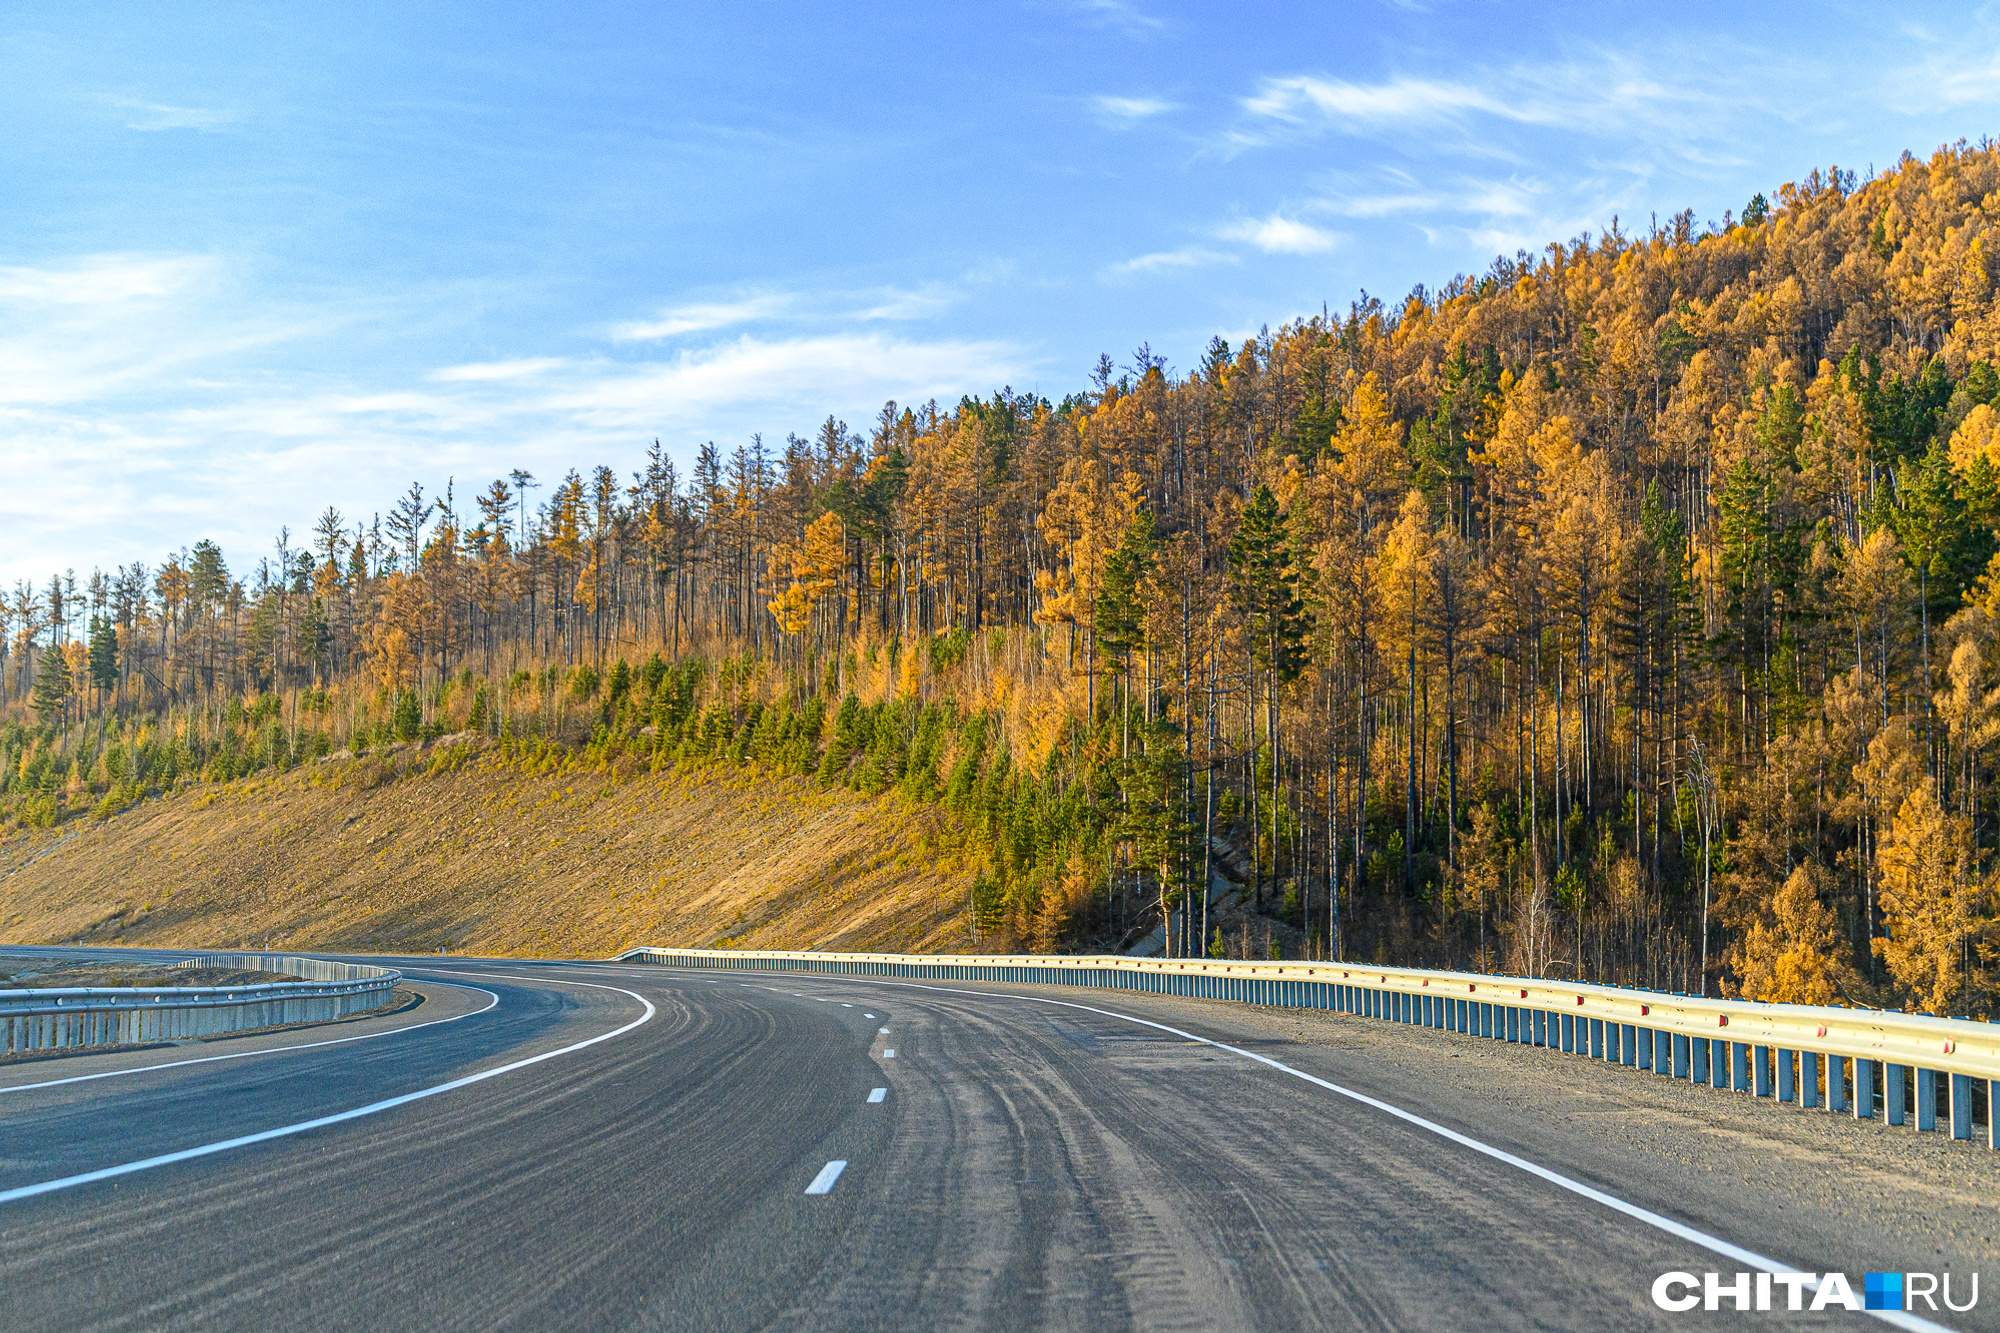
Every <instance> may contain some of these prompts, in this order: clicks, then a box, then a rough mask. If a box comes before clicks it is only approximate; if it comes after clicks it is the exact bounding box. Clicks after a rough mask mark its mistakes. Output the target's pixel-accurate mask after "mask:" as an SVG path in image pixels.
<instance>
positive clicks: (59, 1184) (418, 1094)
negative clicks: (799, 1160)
mask: <svg viewBox="0 0 2000 1333" xmlns="http://www.w3.org/2000/svg"><path fill="white" fill-rule="evenodd" d="M457 975H463V976H475V977H476V976H486V977H498V978H499V979H501V980H503V981H522V980H528V978H524V977H520V976H509V975H507V974H505V973H495V972H483V973H482V972H467V973H459V974H457ZM568 984H570V985H572V986H589V987H590V989H592V990H609V991H617V992H618V993H619V994H620V995H629V996H631V997H632V998H633V999H635V1000H637V1001H638V1002H639V1003H640V1004H643V1005H645V1006H646V1012H645V1013H643V1014H641V1015H639V1016H638V1017H637V1018H635V1019H633V1020H632V1021H631V1022H629V1023H627V1024H626V1025H625V1026H624V1027H621V1028H613V1029H612V1030H611V1031H609V1032H602V1033H599V1034H598V1035H597V1036H595V1037H589V1038H586V1039H585V1040H583V1041H579V1042H572V1043H571V1044H570V1045H568V1046H564V1047H560V1048H559V1049H557V1050H553V1051H543V1052H542V1053H541V1054H540V1055H530V1056H528V1057H526V1058H525V1059H521V1060H515V1061H512V1062H511V1063H508V1064H504V1065H500V1066H498V1067H496V1068H493V1069H483V1070H481V1071H480V1072H478V1073H477V1074H467V1075H466V1076H465V1077H464V1078H455V1079H453V1080H451V1082H449V1083H439V1084H437V1085H436V1086H434V1087H429V1088H419V1089H418V1090H417V1091H415V1092H406V1093H404V1094H403V1095H402V1096H400V1097H389V1098H385V1099H384V1100H382V1101H379V1102H370V1103H369V1104H368V1105H366V1106H357V1107H355V1108H354V1109H353V1110H351V1111H337V1112H335V1113H334V1114H332V1115H323V1116H319V1117H317V1118H315V1119H312V1120H301V1121H299V1122H298V1123H297V1124H294V1125H280V1126H278V1127H277V1128H276V1129H266V1130H260V1131H258V1132H257V1133H255V1134H242V1135H239V1136H237V1137H236V1138H233V1139H223V1140H221V1141H219V1142H216V1143H204V1144H202V1145H201V1146H200V1147H197V1148H183V1149H181V1150H180V1151H179V1152H170V1153H161V1154H160V1155H159V1156H157V1157H145V1158H141V1159H140V1160H138V1161H136V1162H121V1163H119V1164H118V1165H117V1166H107V1167H102V1168H100V1169H98V1170H96V1171H84V1172H81V1173H79V1174H77V1175H74V1176H63V1177H62V1178H60V1179H58V1180H44V1181H40V1182H38V1183H36V1184H33V1185H20V1186H17V1187H15V1188H14V1189H10V1190H0V1203H13V1202H14V1201H15V1200H17V1199H30V1198H33V1197H34V1196H36V1195H38V1194H53V1193H55V1192H56V1191H57V1190H66V1189H71V1188H73V1187H75V1186H77V1185H88V1184H92V1183H93V1182H95V1181H99V1180H111V1179H113V1178H115V1177H118V1176H129V1175H132V1174H133V1173H135V1172H139V1171H150V1170H152V1169H153V1168H154V1167H156V1166H170V1165H172V1164H173V1163H175V1162H186V1161H191V1160H193V1159H194V1158H197V1157H210V1156H213V1155H214V1154H216V1153H219V1152H228V1151H230V1150H231V1149H232V1148H247V1147H249V1146H250V1145H251V1144H253V1143H264V1142H267V1141H269V1140H271V1139H282V1138H289V1137H290V1136H292V1135H294V1134H303V1133H305V1132H306V1131H307V1130H309V1129H321V1128H324V1127H325V1126H327V1125H338V1124H340V1123H341V1122H343V1121H347V1120H359V1119H361V1118H362V1117H363V1116H370V1115H377V1114H379V1113H381V1112H383V1111H388V1110H393V1109H394V1108H396V1107H398V1106H407V1105H409V1104H410V1103H411V1102H417V1101H422V1100H424V1099H425V1098H427V1097H435V1096H437V1095H438V1094H440V1093H445V1092H455V1091H456V1090H458V1089H459V1088H464V1087H470V1086H471V1085H472V1084H474V1083H484V1082H485V1081H486V1080H487V1079H489V1078H498V1077H499V1076H500V1075H502V1074H511V1073H513V1072H514V1071H515V1070H516V1069H526V1068H527V1067H528V1066H529V1065H538V1064H540V1063H541V1062H542V1061H544V1060H553V1059H555V1058H556V1057H557V1056H559V1055H569V1054H570V1053H572V1052H574V1051H580V1050H582V1049H584V1048H585V1047H586V1046H595V1045H597V1043H599V1042H600V1041H610V1040H611V1039H612V1038H613V1037H622V1036H624V1035H625V1034H626V1033H628V1032H630V1031H631V1030H632V1029H633V1028H636V1027H640V1026H643V1025H644V1024H646V1023H649V1022H651V1021H652V1019H653V1015H654V1014H655V1013H656V1012H658V1011H657V1010H655V1009H654V1008H653V1002H652V1001H651V1000H648V999H647V998H646V997H645V996H643V995H640V994H637V993H636V992H633V991H629V990H626V989H624V988H623V987H621V986H599V985H596V984H594V983H592V982H588V981H572V982H569V983H568ZM835 1174H836V1175H838V1174H839V1173H838V1172H835Z"/></svg>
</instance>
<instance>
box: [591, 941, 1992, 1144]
mask: <svg viewBox="0 0 2000 1333" xmlns="http://www.w3.org/2000/svg"><path fill="white" fill-rule="evenodd" d="M618 958H619V960H620V961H628V962H629V961H645V962H653V963H663V964H670V965H674V966H680V967H704V968H720V969H726V970H732V971H760V972H818V973H826V974H831V975H838V976H876V977H896V978H909V979H920V980H932V981H1005V982H1015V983H1023V984H1033V985H1062V986H1088V987H1096V988H1100V989H1110V990H1132V991H1144V992H1151V993H1154V994H1162V995H1180V996H1188V997H1191V998H1198V999H1218V1000H1234V1001H1239V1002H1241V1003H1245V1004H1255V1005H1277V1006H1287V1007H1294V1008H1306V1009H1326V1010H1331V1011H1333V1012H1336V1013H1346V1014H1354V1015H1357V1016H1361V1017H1366V1018H1375V1019H1381V1020H1383V1021H1386V1022H1392V1023H1406V1024H1411V1025H1414V1026H1418V1027H1430V1028H1437V1029H1440V1030H1443V1031H1448V1032H1459V1033H1466V1034H1469V1035H1472V1036H1479V1037H1490V1038H1492V1039H1494V1040H1496V1041H1506V1042H1515V1043H1520V1044H1523V1045H1531V1046H1541V1047H1545V1048H1548V1049H1551V1050H1561V1051H1564V1052H1567V1053H1571V1054H1576V1055H1582V1056H1585V1057H1587V1058H1590V1059H1594V1060H1601V1061H1605V1062H1607V1063H1611V1064H1618V1065H1623V1066H1626V1067H1629V1068H1632V1069H1635V1070H1643V1071H1646V1072H1648V1073H1652V1074H1656V1075H1662V1076H1667V1077H1672V1078H1677V1079H1685V1080H1688V1081H1691V1082H1694V1083H1700V1084H1706V1085H1708V1086H1710V1087H1714V1088H1718V1089H1725V1090H1729V1091H1734V1092H1740V1093H1745V1094H1747V1095H1750V1096H1755V1097H1763V1098H1770V1099H1773V1100H1775V1101H1779V1102H1790V1103H1793V1104H1795V1105H1798V1106H1801V1107H1807V1108H1816V1107H1821V1106H1824V1107H1825V1108H1826V1109H1827V1110H1829V1111H1832V1112H1839V1113H1848V1114H1852V1115H1853V1116H1854V1117H1855V1118H1856V1119H1861V1120H1868V1119H1873V1118H1875V1117H1876V1116H1877V1115H1878V1114H1879V1115H1880V1116H1881V1117H1882V1119H1883V1120H1884V1121H1886V1122H1887V1123H1888V1124H1891V1125H1902V1124H1906V1123H1909V1122H1910V1121H1911V1120H1912V1119H1914V1121H1915V1125H1916V1128H1917V1129H1919V1130H1935V1129H1937V1128H1938V1127H1939V1118H1940V1113H1942V1116H1943V1119H1944V1122H1945V1127H1946V1128H1947V1129H1948V1130H1949V1132H1950V1134H1951V1136H1952V1137H1953V1138H1956V1139H1970V1138H1972V1137H1973V1128H1974V1124H1975V1120H1974V1113H1975V1109H1976V1107H1975V1102H1976V1101H1980V1102H1984V1104H1985V1108H1986V1109H1985V1121H1984V1125H1983V1129H1984V1132H1983V1134H1982V1135H1981V1137H1982V1138H1984V1139H1985V1141H1986V1144H1987V1146H1988V1147H1991V1148H2000V1124H1996V1122H2000V1115H1996V1114H1995V1111H1994V1108H1995V1107H1996V1106H2000V1024H1993V1023H1984V1022H1979V1021H1977V1020H1973V1019H1967V1018H1937V1017H1933V1016H1931V1015H1929V1014H1904V1013H1892V1012H1888V1011H1884V1010H1878V1009H1839V1008H1831V1007H1824V1006H1818V1005H1804V1004H1767V1003H1762V1002H1758V1001H1750V1000H1712V999H1705V998H1701V997H1698V996H1691V995H1671V994H1664V993H1661V992H1657V991H1643V990H1635V989H1631V988H1628V987H1623V986H1597V985H1588V984H1585V983H1581V982H1558V981H1547V980H1542V979H1539V978H1532V977H1507V976H1488V975H1484V974H1481V973H1475V972H1431V971H1424V970H1421V969H1417V968H1395V967H1365V966H1361V965H1357V964H1352V963H1249V962H1218V961H1215V960H1213V959H1199V958H1187V959H1174V960H1151V959H1136V958H1126V957H1117V956H1108V957H1105V956H1091V957H1076V958H1060V957H1039V956H1036V957H1022V956H1018V955H989V956H964V955H943V956H940V955H920V954H842V953H806V952H774V951H752V950H735V949H664V948H656V947H653V946H650V945H646V946H640V947H639V948H635V949H628V950H626V951H625V952H624V953H622V954H619V955H618ZM1940 1085H1942V1087H1940Z"/></svg>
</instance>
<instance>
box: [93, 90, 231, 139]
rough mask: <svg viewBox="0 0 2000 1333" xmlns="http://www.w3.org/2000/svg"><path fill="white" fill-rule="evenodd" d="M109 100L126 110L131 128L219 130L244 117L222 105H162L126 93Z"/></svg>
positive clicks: (150, 129)
mask: <svg viewBox="0 0 2000 1333" xmlns="http://www.w3.org/2000/svg"><path fill="white" fill-rule="evenodd" d="M110 104H111V105H112V106H113V107H116V108H117V109H118V110H120V111H122V112H124V113H125V115H126V120H125V128H126V129H128V130H148V131H154V130H219V129H221V128H223V127H224V126H226V125H233V124H235V123H236V121H237V120H238V119H240V117H241V113H239V112H236V111H231V110H226V109H224V108H221V107H203V106H163V105H161V104H160V103H157V102H138V101H134V100H132V99H131V98H124V97H116V98H112V99H110Z"/></svg>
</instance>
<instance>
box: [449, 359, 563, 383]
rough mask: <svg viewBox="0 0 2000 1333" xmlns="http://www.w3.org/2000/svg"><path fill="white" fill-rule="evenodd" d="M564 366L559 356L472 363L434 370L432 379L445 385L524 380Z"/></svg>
mask: <svg viewBox="0 0 2000 1333" xmlns="http://www.w3.org/2000/svg"><path fill="white" fill-rule="evenodd" d="M563 364H564V363H563V359H562V358H561V357H557V356H524V357H517V358H515V359H514V360H512V361H471V362H467V363H466V364H465V365H462V366H446V367H444V369H442V370H434V371H432V372H431V375H430V377H431V378H432V379H434V380H437V381H439V382H440V383H445V384H465V383H486V382H491V381H494V380H522V379H529V378H531V377H533V376H536V375H542V374H546V373H547V372H549V371H551V370H556V369H558V368H560V367H561V366H562V365H563Z"/></svg>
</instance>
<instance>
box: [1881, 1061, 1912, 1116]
mask: <svg viewBox="0 0 2000 1333" xmlns="http://www.w3.org/2000/svg"><path fill="white" fill-rule="evenodd" d="M1907 1070H1908V1066H1906V1065H1899V1064H1885V1065H1883V1066H1882V1119H1883V1121H1884V1123H1887V1124H1891V1125H1900V1124H1903V1123H1905V1122H1906V1121H1907V1120H1908V1119H1909V1111H1908V1109H1907V1107H1906V1106H1905V1105H1904V1098H1905V1097H1907V1096H1908V1095H1909V1094H1908V1093H1907V1092H1905V1091H1904V1085H1905V1083H1906V1082H1907Z"/></svg>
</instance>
